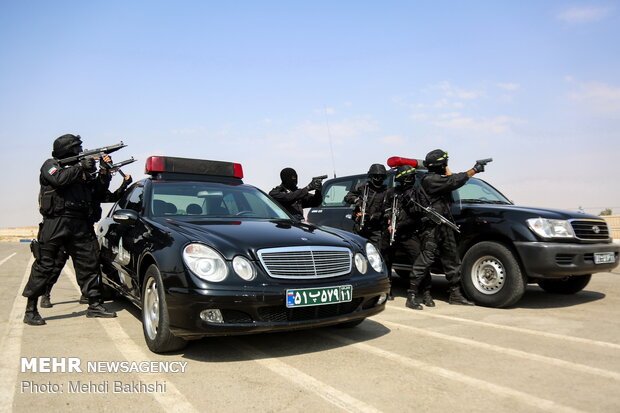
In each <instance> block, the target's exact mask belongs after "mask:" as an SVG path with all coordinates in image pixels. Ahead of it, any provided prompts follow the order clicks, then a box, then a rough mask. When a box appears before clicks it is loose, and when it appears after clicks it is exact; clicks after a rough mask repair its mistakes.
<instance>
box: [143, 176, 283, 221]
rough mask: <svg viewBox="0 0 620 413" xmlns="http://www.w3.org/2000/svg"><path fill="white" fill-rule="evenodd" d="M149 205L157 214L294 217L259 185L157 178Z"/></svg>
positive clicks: (215, 216)
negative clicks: (262, 190)
mask: <svg viewBox="0 0 620 413" xmlns="http://www.w3.org/2000/svg"><path fill="white" fill-rule="evenodd" d="M149 208H150V213H151V215H152V216H154V217H163V216H193V217H214V218H239V217H250V218H263V219H289V218H290V217H289V215H288V214H287V213H286V212H285V211H284V210H283V209H282V208H281V207H280V206H278V205H277V204H276V203H275V202H274V201H272V200H271V199H269V198H268V197H267V196H266V195H265V194H264V193H262V192H261V191H259V190H258V189H256V188H254V187H251V186H246V185H238V184H225V183H218V182H153V196H152V197H151V202H150V205H149Z"/></svg>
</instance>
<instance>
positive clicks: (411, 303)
mask: <svg viewBox="0 0 620 413" xmlns="http://www.w3.org/2000/svg"><path fill="white" fill-rule="evenodd" d="M405 305H406V306H407V307H409V308H411V309H413V310H422V309H423V308H422V305H421V304H420V299H419V297H418V296H417V293H416V292H415V291H412V290H409V291H407V302H406V303H405Z"/></svg>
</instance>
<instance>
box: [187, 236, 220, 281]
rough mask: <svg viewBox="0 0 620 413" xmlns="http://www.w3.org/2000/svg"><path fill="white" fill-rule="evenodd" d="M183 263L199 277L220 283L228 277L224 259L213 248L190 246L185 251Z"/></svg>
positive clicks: (197, 245) (199, 245) (200, 245)
mask: <svg viewBox="0 0 620 413" xmlns="http://www.w3.org/2000/svg"><path fill="white" fill-rule="evenodd" d="M183 261H184V262H185V265H187V266H188V267H189V269H190V270H191V271H192V272H193V273H194V274H196V275H197V276H198V277H200V278H202V279H203V280H206V281H211V282H219V281H222V280H223V279H224V278H226V276H227V275H228V268H227V267H226V261H224V258H222V256H221V255H220V254H219V253H218V252H217V251H215V250H214V249H213V248H210V247H207V246H206V245H202V244H189V245H188V246H186V247H185V248H184V249H183Z"/></svg>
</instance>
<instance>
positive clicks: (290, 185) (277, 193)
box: [269, 168, 323, 221]
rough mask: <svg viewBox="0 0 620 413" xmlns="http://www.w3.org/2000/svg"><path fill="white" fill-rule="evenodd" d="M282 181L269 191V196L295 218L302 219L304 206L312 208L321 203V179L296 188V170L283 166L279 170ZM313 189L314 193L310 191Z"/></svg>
mask: <svg viewBox="0 0 620 413" xmlns="http://www.w3.org/2000/svg"><path fill="white" fill-rule="evenodd" d="M280 178H281V179H282V183H281V184H280V185H278V186H276V187H275V188H273V189H272V190H271V191H269V196H271V197H272V198H273V199H275V200H276V201H278V203H279V204H280V205H281V206H282V208H284V209H286V210H287V211H288V212H289V213H290V214H291V215H292V216H293V217H294V218H295V219H297V220H299V221H302V220H303V219H304V208H312V207H317V206H319V205H321V202H323V195H322V194H321V189H322V185H321V181H320V180H313V181H312V182H311V183H310V184H309V185H308V186H306V187H305V188H297V172H295V170H294V169H293V168H284V169H283V170H282V171H281V172H280ZM312 190H314V194H312V193H310V191H312Z"/></svg>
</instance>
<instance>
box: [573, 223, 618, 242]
mask: <svg viewBox="0 0 620 413" xmlns="http://www.w3.org/2000/svg"><path fill="white" fill-rule="evenodd" d="M570 224H571V226H572V227H573V231H575V237H577V238H579V239H583V240H591V241H602V240H607V239H609V229H608V228H607V223H606V222H605V221H603V220H599V219H574V220H571V221H570Z"/></svg>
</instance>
